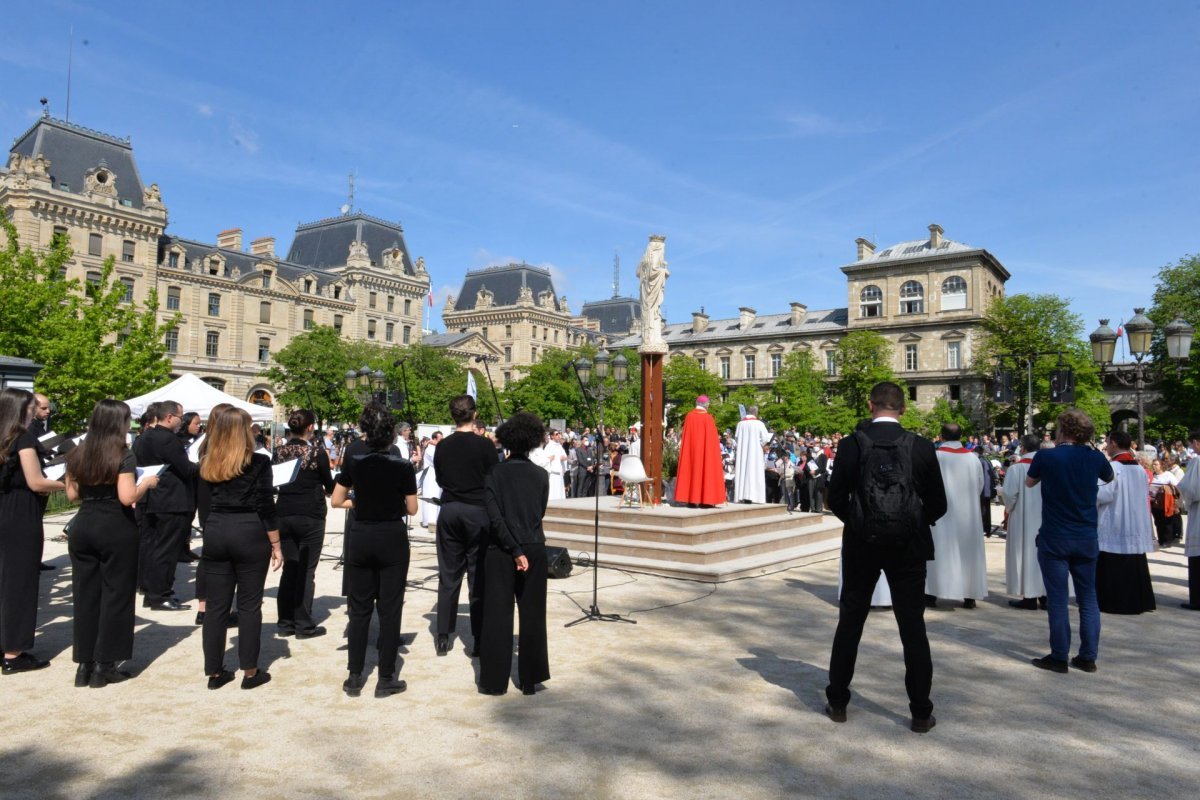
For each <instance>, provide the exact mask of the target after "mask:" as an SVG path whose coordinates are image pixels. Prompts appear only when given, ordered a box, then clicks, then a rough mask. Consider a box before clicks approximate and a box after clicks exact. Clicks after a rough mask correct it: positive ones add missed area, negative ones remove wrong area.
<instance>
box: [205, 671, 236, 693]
mask: <svg viewBox="0 0 1200 800" xmlns="http://www.w3.org/2000/svg"><path fill="white" fill-rule="evenodd" d="M235 677H237V676H235V675H234V674H233V673H232V672H230V671H229V670H227V669H223V670H221V672H220V674H217V675H210V676H209V678H208V688H209V689H220V688H221V687H222V686H224V685H225V684H227V683H229V682H231V681H232V680H233V679H234V678H235Z"/></svg>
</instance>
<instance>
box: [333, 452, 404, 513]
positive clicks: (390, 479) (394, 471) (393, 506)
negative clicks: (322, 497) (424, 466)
mask: <svg viewBox="0 0 1200 800" xmlns="http://www.w3.org/2000/svg"><path fill="white" fill-rule="evenodd" d="M337 482H338V483H340V484H341V485H342V486H345V487H346V488H347V489H353V490H354V518H355V519H356V520H358V521H361V522H395V521H398V520H402V519H404V517H405V516H407V514H408V509H407V508H406V507H405V498H406V497H408V496H409V495H414V494H416V493H417V475H416V473H415V472H413V466H412V462H410V461H409V460H408V459H406V458H403V457H401V456H398V455H393V454H392V453H368V454H367V455H364V456H351V457H350V458H347V459H346V461H345V463H343V464H342V471H341V472H339V473H338V476H337Z"/></svg>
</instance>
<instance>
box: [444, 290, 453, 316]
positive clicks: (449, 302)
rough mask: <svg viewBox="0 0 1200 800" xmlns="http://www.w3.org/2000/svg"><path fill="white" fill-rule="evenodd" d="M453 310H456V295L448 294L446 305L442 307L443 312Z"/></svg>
mask: <svg viewBox="0 0 1200 800" xmlns="http://www.w3.org/2000/svg"><path fill="white" fill-rule="evenodd" d="M453 310H454V295H452V294H448V295H446V305H445V307H444V308H443V309H442V313H445V312H447V311H453Z"/></svg>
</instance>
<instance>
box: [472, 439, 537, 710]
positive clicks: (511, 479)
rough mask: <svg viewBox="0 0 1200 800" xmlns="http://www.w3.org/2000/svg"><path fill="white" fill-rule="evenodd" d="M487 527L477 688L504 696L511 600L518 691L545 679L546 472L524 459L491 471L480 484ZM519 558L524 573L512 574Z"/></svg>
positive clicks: (516, 458)
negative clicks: (516, 618)
mask: <svg viewBox="0 0 1200 800" xmlns="http://www.w3.org/2000/svg"><path fill="white" fill-rule="evenodd" d="M484 490H485V497H486V499H487V509H488V517H489V518H490V520H491V527H490V530H489V533H488V539H487V552H486V554H485V555H484V567H483V573H484V575H485V576H486V578H485V580H484V585H483V635H482V644H481V645H480V648H479V688H480V690H481V691H484V692H487V693H488V694H503V693H504V692H505V691H507V689H508V678H509V674H510V673H511V672H512V634H513V600H514V598H515V599H516V604H517V609H518V612H519V614H520V618H521V630H520V634H519V639H518V642H517V649H518V655H517V677H518V680H519V681H520V686H521V689H522V691H524V692H525V693H526V694H533V687H534V685H535V684H538V683H544V682H545V681H548V680H550V657H549V654H548V651H547V646H546V534H545V533H544V532H543V530H542V517H543V516H544V515H545V513H546V503H547V502H548V501H549V499H550V479H549V476H548V475H547V474H546V470H544V469H542V468H541V467H539V466H537V465H536V464H533V463H532V462H530V461H529V459H528V457H526V456H512V457H510V458H509V459H508V460H507V461H504V462H503V463H501V464H497V465H496V466H495V467H493V468H492V471H491V473H489V475H488V477H487V481H486V483H485V484H484ZM521 555H524V556H525V557H526V558H527V559H529V569H528V570H526V571H525V572H517V567H516V563H515V561H514V559H515V558H516V557H517V556H521Z"/></svg>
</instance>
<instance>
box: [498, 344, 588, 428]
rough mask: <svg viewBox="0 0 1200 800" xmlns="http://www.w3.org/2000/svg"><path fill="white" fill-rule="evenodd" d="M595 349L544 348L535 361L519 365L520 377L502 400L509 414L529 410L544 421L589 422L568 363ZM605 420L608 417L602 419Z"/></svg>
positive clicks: (576, 423)
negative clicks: (578, 351)
mask: <svg viewBox="0 0 1200 800" xmlns="http://www.w3.org/2000/svg"><path fill="white" fill-rule="evenodd" d="M581 354H582V355H587V356H588V358H589V359H590V358H592V357H593V356H594V355H595V353H594V351H590V352H589V350H584V351H582V352H581V353H575V352H570V351H567V350H559V349H553V348H552V349H548V350H543V351H542V353H541V357H540V358H539V359H538V361H537V363H535V364H530V365H528V366H524V367H519V368H518V370H519V371H520V372H521V373H523V374H522V375H521V377H520V378H518V379H517V380H515V381H513V382H511V383H509V384H508V386H507V388H506V389H505V390H504V396H503V398H502V400H501V402H502V403H504V404H505V405H506V406H507V407H508V412H509V413H510V414H511V413H513V412H516V411H528V412H530V413H533V414H537V415H538V416H539V417H541V418H542V419H543V420H550V419H565V420H566V421H567V424H568V425H579V424H585V425H591V424H592V420H591V417H590V415H589V414H588V411H587V406H586V405H585V404H584V400H583V395H582V394H581V393H580V391H579V382H578V381H577V380H576V378H575V373H574V371H573V370H572V368H571V366H570V364H571V361H572V360H574V359H575V358H577V357H579V355H581ZM605 421H606V422H607V419H606V420H605Z"/></svg>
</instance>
